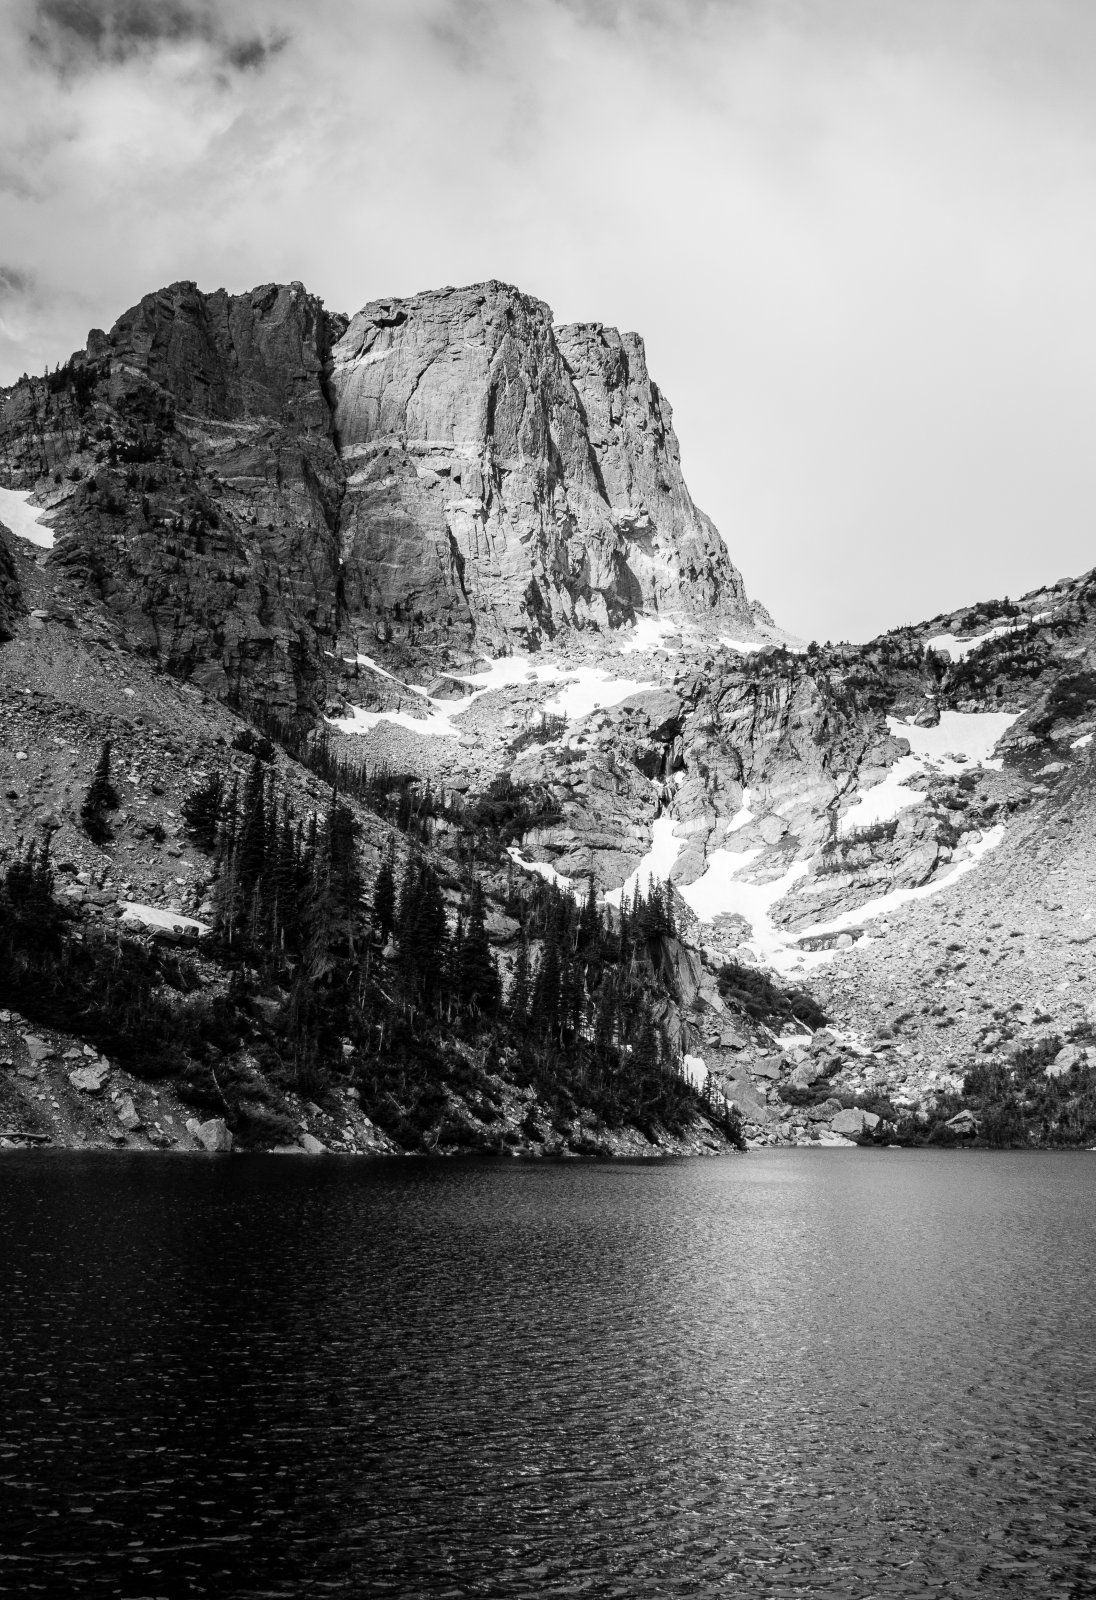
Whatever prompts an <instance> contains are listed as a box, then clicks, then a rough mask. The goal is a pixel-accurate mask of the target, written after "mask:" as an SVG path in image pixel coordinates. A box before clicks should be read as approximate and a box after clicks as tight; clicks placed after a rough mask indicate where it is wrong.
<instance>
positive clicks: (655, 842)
mask: <svg viewBox="0 0 1096 1600" xmlns="http://www.w3.org/2000/svg"><path fill="white" fill-rule="evenodd" d="M675 823H676V819H675V818H674V817H670V816H662V817H656V819H655V821H654V822H653V823H652V824H651V848H650V849H649V850H648V852H647V854H646V855H645V856H644V857H643V860H642V861H641V862H640V863H639V866H638V867H637V868H636V869H635V871H634V872H633V873H632V874H631V876H630V877H628V878H626V879H625V880H624V882H623V883H622V884H621V886H620V888H619V889H609V890H607V891H606V893H605V894H604V895H603V896H602V899H603V900H604V902H605V904H606V905H608V906H619V905H620V904H621V902H622V901H623V900H625V899H627V901H628V903H629V904H630V903H631V901H632V900H633V898H634V897H635V892H636V890H637V889H638V890H639V892H640V894H642V895H647V894H649V893H650V890H651V884H652V883H665V882H666V879H667V878H668V877H669V876H670V873H671V872H672V871H673V866H674V862H675V861H676V860H677V858H678V856H679V855H680V854H681V844H682V841H681V840H680V839H675V838H674V827H675Z"/></svg>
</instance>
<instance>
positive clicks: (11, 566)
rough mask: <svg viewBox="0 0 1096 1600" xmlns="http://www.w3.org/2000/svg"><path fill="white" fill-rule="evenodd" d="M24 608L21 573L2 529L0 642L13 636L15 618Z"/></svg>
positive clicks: (0, 555)
mask: <svg viewBox="0 0 1096 1600" xmlns="http://www.w3.org/2000/svg"><path fill="white" fill-rule="evenodd" d="M24 609H25V608H24V606H23V592H22V589H21V587H20V584H19V574H18V572H17V571H16V570H15V561H14V558H13V557H12V553H11V550H10V548H9V546H8V542H7V538H6V536H5V534H4V532H3V530H2V529H0V644H3V643H4V641H5V639H10V638H11V637H12V633H13V630H14V628H15V619H16V617H18V616H21V615H22V613H23V610H24Z"/></svg>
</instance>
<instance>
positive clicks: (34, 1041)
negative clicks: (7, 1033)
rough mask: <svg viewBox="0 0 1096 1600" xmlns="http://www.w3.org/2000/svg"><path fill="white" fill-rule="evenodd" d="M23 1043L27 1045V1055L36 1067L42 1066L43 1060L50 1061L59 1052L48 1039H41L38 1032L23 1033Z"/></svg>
mask: <svg viewBox="0 0 1096 1600" xmlns="http://www.w3.org/2000/svg"><path fill="white" fill-rule="evenodd" d="M23 1043H24V1044H25V1045H26V1047H27V1055H28V1056H29V1057H30V1059H31V1061H32V1063H33V1064H34V1065H35V1066H36V1067H37V1066H40V1065H41V1064H42V1062H43V1061H49V1060H50V1059H51V1058H52V1057H53V1056H55V1055H56V1054H57V1051H56V1050H55V1049H54V1047H53V1045H51V1044H50V1043H49V1041H48V1040H46V1039H40V1038H39V1037H38V1035H37V1034H36V1033H25V1034H24V1035H23Z"/></svg>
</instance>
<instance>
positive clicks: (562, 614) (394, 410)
mask: <svg viewBox="0 0 1096 1600" xmlns="http://www.w3.org/2000/svg"><path fill="white" fill-rule="evenodd" d="M331 386H332V391H333V396H334V405H335V433H336V438H337V440H338V444H339V449H340V452H341V454H342V458H343V461H344V463H345V464H346V466H347V469H348V474H349V476H348V491H349V493H348V505H347V508H346V516H345V520H344V530H345V531H344V546H343V547H344V554H345V556H346V559H347V564H348V568H349V574H348V577H349V583H350V588H351V590H352V591H356V592H357V593H358V594H359V595H360V596H361V602H362V604H363V606H364V607H365V608H366V609H370V608H372V609H377V608H378V607H380V608H382V609H383V608H385V607H391V606H393V605H400V606H401V607H410V608H411V609H412V610H413V611H417V612H430V611H433V612H435V613H437V612H439V611H441V612H443V613H444V614H445V615H446V617H447V619H448V620H450V621H455V620H457V618H462V619H463V618H466V619H467V620H468V621H470V622H471V623H473V625H474V626H475V628H476V631H477V632H478V633H479V634H480V635H486V636H488V637H494V638H499V639H501V638H504V637H505V636H507V635H513V634H515V633H516V634H520V635H529V634H537V633H545V632H546V633H549V634H551V633H554V632H555V631H556V630H557V629H558V628H560V627H562V626H567V625H572V624H578V625H580V626H583V625H593V626H595V627H599V628H606V627H609V626H611V625H612V624H614V623H616V622H619V621H621V620H623V619H625V618H626V617H628V616H630V615H632V614H633V613H634V611H635V610H637V609H655V610H669V611H673V612H679V613H680V612H691V613H697V614H698V616H699V617H700V618H701V619H705V618H707V617H709V616H732V617H734V618H735V619H736V620H737V621H747V620H749V610H748V607H747V603H746V600H745V592H744V587H743V584H742V580H741V577H740V575H739V574H738V572H737V571H736V569H735V568H734V566H733V565H732V563H731V561H730V558H729V556H728V555H727V552H726V549H725V547H724V546H723V543H722V541H721V540H720V538H719V536H718V534H717V533H716V531H715V529H714V527H713V526H712V524H711V523H710V522H709V521H708V519H707V518H705V517H703V516H702V514H701V513H699V512H698V511H697V510H696V508H695V506H694V505H693V503H692V499H691V497H690V496H689V492H688V490H687V488H686V487H685V483H684V480H683V478H682V476H681V466H680V452H679V450H678V445H677V440H676V437H675V435H674V432H673V423H672V415H671V412H670V408H669V406H668V405H667V404H666V403H665V401H664V400H663V399H662V397H661V395H660V394H659V391H658V390H657V388H656V387H655V386H654V385H653V384H652V383H651V381H650V378H649V376H648V373H647V366H646V357H645V354H644V350H643V345H642V341H641V340H639V338H638V337H637V336H636V335H634V334H625V335H621V334H619V333H617V332H616V330H615V329H609V330H606V329H604V328H602V327H601V326H600V325H598V324H591V325H590V326H588V327H584V326H572V327H564V328H556V327H554V326H553V323H552V314H551V311H550V309H549V308H548V306H546V305H545V304H544V303H543V302H542V301H540V300H535V299H533V298H531V297H530V296H528V295H525V294H522V293H521V292H520V291H519V290H518V289H516V288H514V287H513V286H512V285H510V284H504V283H499V282H497V281H494V280H492V281H490V282H488V283H483V284H475V285H472V286H471V287H469V288H464V289H442V290H437V291H433V292H431V293H427V294H420V295H415V296H413V297H411V298H410V299H406V300H380V301H373V302H371V303H370V304H369V305H367V306H365V307H364V308H363V309H362V310H361V311H360V312H359V313H358V314H357V316H355V317H353V318H352V319H351V321H350V323H349V325H348V327H347V329H346V332H345V333H344V334H343V336H342V338H341V339H339V340H338V342H337V343H336V345H335V347H334V349H333V352H332V366H331ZM423 533H425V534H426V549H425V551H424V552H421V554H422V555H425V559H421V556H420V559H418V560H415V559H413V557H414V554H415V541H416V539H418V540H419V543H420V550H421V542H422V535H423ZM384 579H387V580H388V587H387V589H386V588H385V584H384V582H383V581H382V580H384Z"/></svg>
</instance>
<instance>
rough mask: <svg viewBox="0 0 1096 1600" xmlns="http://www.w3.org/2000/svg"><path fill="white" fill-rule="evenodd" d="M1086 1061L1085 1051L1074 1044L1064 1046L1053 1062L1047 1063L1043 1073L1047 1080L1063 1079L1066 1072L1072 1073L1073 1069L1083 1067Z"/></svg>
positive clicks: (1086, 1052)
mask: <svg viewBox="0 0 1096 1600" xmlns="http://www.w3.org/2000/svg"><path fill="white" fill-rule="evenodd" d="M1087 1061H1088V1051H1087V1050H1083V1049H1081V1048H1080V1047H1079V1046H1078V1045H1075V1044H1065V1045H1063V1046H1062V1048H1061V1049H1060V1050H1059V1052H1058V1054H1057V1055H1056V1056H1055V1057H1054V1060H1053V1061H1048V1062H1047V1064H1046V1066H1045V1067H1044V1068H1043V1072H1044V1074H1045V1075H1046V1076H1047V1077H1048V1078H1064V1077H1065V1075H1066V1073H1067V1072H1070V1071H1072V1069H1073V1068H1074V1067H1083V1066H1084V1065H1085V1064H1086V1062H1087Z"/></svg>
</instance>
